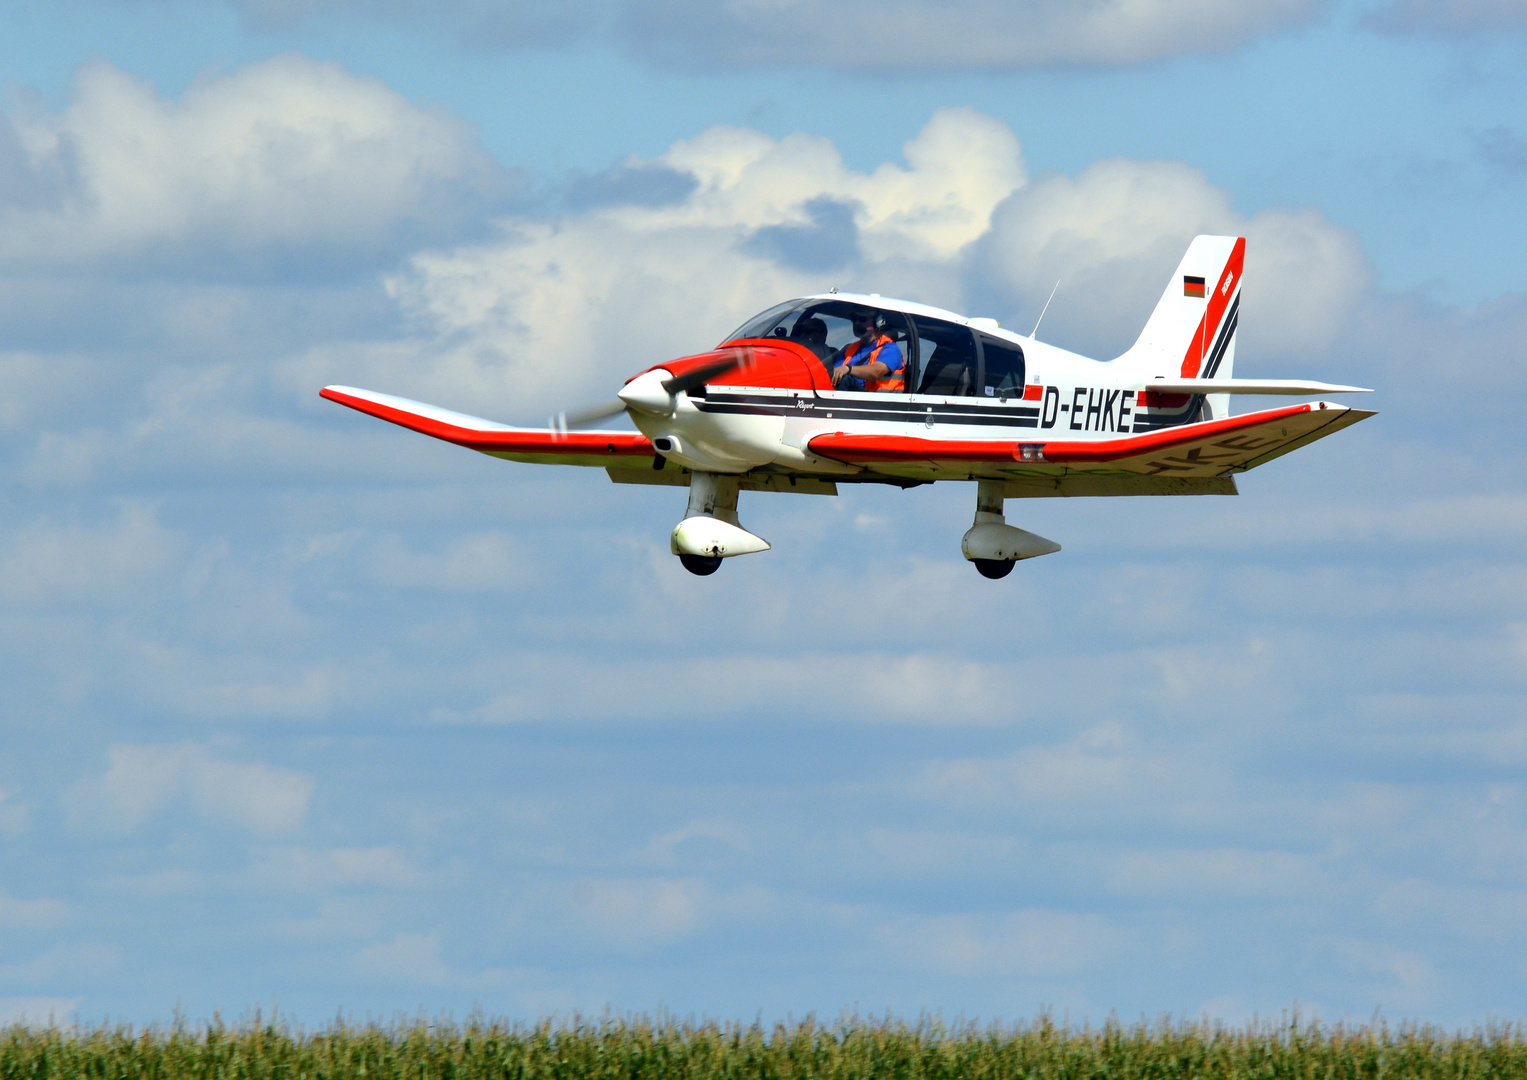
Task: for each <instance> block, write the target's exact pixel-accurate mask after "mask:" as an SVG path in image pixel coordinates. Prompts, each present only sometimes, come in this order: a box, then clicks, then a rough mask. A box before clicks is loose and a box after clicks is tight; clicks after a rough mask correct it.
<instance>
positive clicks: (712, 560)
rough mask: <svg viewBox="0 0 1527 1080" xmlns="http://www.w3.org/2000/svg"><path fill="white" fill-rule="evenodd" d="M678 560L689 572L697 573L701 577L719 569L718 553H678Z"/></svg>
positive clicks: (719, 559) (719, 557) (719, 558)
mask: <svg viewBox="0 0 1527 1080" xmlns="http://www.w3.org/2000/svg"><path fill="white" fill-rule="evenodd" d="M679 562H681V563H683V564H684V569H686V570H688V571H689V572H690V573H691V574H699V575H700V576H701V577H708V576H710V575H711V574H714V573H715V572H716V571H717V570H720V569H721V556H720V555H680V556H679Z"/></svg>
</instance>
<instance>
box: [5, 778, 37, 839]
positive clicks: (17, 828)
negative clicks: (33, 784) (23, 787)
mask: <svg viewBox="0 0 1527 1080" xmlns="http://www.w3.org/2000/svg"><path fill="white" fill-rule="evenodd" d="M31 816H32V808H31V806H30V805H28V804H27V803H24V802H20V801H18V800H17V799H16V792H15V791H12V790H10V789H8V788H0V832H3V833H5V834H6V835H7V836H20V835H21V834H22V833H24V832H26V830H27V825H28V823H29V822H30V819H31Z"/></svg>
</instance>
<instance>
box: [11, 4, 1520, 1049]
mask: <svg viewBox="0 0 1527 1080" xmlns="http://www.w3.org/2000/svg"><path fill="white" fill-rule="evenodd" d="M0 75H3V79H4V89H5V98H4V101H3V105H0V454H3V455H4V462H5V468H4V471H3V476H4V479H3V485H4V487H3V493H0V510H3V513H0V641H3V646H0V723H3V728H0V732H3V734H0V853H3V854H0V1018H3V1019H27V1020H29V1021H34V1022H36V1021H46V1020H47V1018H48V1017H50V1016H51V1017H54V1018H56V1019H58V1020H61V1021H67V1020H73V1019H76V1018H77V1019H79V1020H80V1021H83V1022H86V1023H99V1022H103V1021H107V1020H109V1021H112V1022H117V1021H125V1022H132V1023H139V1024H145V1023H154V1022H163V1021H167V1020H168V1019H170V1018H171V1017H172V1016H173V1015H175V1014H176V1012H177V1010H179V1012H180V1013H181V1014H182V1015H185V1016H188V1017H190V1018H192V1019H200V1018H206V1017H210V1016H212V1015H213V1013H214V1012H220V1013H221V1015H223V1016H224V1017H227V1018H237V1017H239V1016H241V1015H246V1014H247V1012H248V1010H252V1009H254V1008H262V1009H265V1010H266V1011H267V1012H268V1011H269V1010H271V1009H272V1008H274V1009H278V1010H279V1011H280V1012H281V1013H282V1014H283V1015H285V1016H288V1017H290V1018H292V1019H293V1021H294V1022H297V1023H303V1024H308V1025H310V1026H311V1025H318V1024H322V1023H325V1022H327V1021H328V1020H329V1019H331V1018H333V1017H334V1016H336V1015H346V1016H351V1017H354V1018H357V1019H366V1018H382V1019H385V1018H388V1017H392V1016H395V1015H399V1014H401V1013H407V1014H409V1015H414V1014H417V1013H419V1012H421V1011H422V1012H424V1013H426V1014H428V1015H432V1016H435V1015H442V1016H455V1017H458V1018H459V1017H463V1016H466V1015H468V1014H469V1013H470V1012H472V1011H473V1010H481V1011H482V1012H484V1013H487V1014H489V1015H493V1016H501V1017H507V1018H510V1019H517V1020H535V1019H537V1018H539V1017H542V1016H563V1017H565V1016H569V1015H572V1014H574V1013H582V1014H585V1015H589V1014H594V1015H598V1014H602V1013H604V1012H605V1011H607V1010H609V1011H613V1012H615V1013H635V1012H648V1013H651V1012H655V1011H658V1010H665V1011H667V1012H668V1013H670V1014H674V1015H679V1016H707V1017H716V1018H722V1019H740V1020H752V1019H754V1018H755V1017H762V1018H764V1019H766V1020H771V1019H782V1018H789V1017H797V1018H798V1017H801V1016H804V1015H806V1014H809V1013H815V1014H817V1015H818V1016H823V1017H836V1016H838V1015H840V1014H841V1013H842V1012H843V1011H844V1010H849V1011H857V1012H858V1013H860V1014H864V1015H870V1014H873V1015H885V1014H890V1015H899V1016H908V1017H916V1016H918V1015H921V1014H925V1013H931V1014H938V1015H942V1016H945V1017H948V1018H954V1017H964V1018H967V1019H978V1020H981V1021H1005V1022H1016V1021H1021V1020H1024V1019H1026V1018H1031V1017H1033V1016H1035V1015H1037V1014H1038V1013H1039V1012H1040V1011H1041V1010H1049V1011H1050V1012H1051V1013H1052V1014H1053V1015H1055V1016H1057V1017H1063V1018H1070V1019H1071V1020H1073V1021H1076V1022H1084V1021H1090V1022H1098V1021H1101V1020H1103V1019H1104V1018H1106V1017H1108V1016H1109V1015H1111V1014H1116V1015H1118V1016H1120V1017H1122V1018H1124V1019H1126V1020H1131V1019H1135V1018H1139V1017H1155V1016H1158V1015H1161V1014H1163V1013H1169V1014H1172V1015H1174V1016H1182V1017H1188V1018H1198V1017H1209V1018H1213V1019H1217V1020H1222V1021H1224V1022H1227V1023H1240V1022H1244V1021H1247V1020H1249V1019H1251V1018H1253V1017H1257V1016H1263V1017H1266V1016H1278V1015H1280V1014H1282V1013H1283V1012H1284V1011H1286V1010H1290V1009H1294V1008H1298V1009H1299V1010H1301V1012H1302V1014H1303V1015H1306V1016H1311V1015H1313V1016H1318V1017H1320V1018H1323V1019H1326V1020H1332V1021H1334V1020H1341V1019H1344V1018H1349V1019H1354V1020H1358V1021H1364V1020H1368V1019H1370V1018H1372V1017H1374V1016H1380V1017H1384V1018H1388V1019H1391V1020H1401V1019H1414V1020H1421V1021H1429V1022H1436V1023H1439V1024H1443V1025H1448V1026H1471V1025H1474V1024H1477V1023H1483V1022H1486V1021H1489V1020H1491V1019H1508V1020H1515V1019H1519V1018H1521V1017H1522V1016H1523V1015H1524V1011H1527V1009H1524V1000H1523V999H1524V987H1527V929H1524V928H1527V784H1524V775H1523V767H1524V765H1527V555H1524V551H1527V544H1524V540H1527V484H1524V481H1523V480H1522V477H1523V475H1524V474H1527V455H1524V453H1523V450H1522V448H1521V441H1520V439H1519V436H1518V432H1519V428H1520V425H1521V419H1520V414H1519V413H1518V412H1517V409H1516V405H1517V402H1518V401H1519V400H1521V397H1522V395H1523V393H1524V391H1527V375H1524V365H1523V344H1522V343H1523V342H1524V341H1527V257H1524V256H1523V255H1522V252H1523V250H1524V247H1527V210H1524V206H1527V202H1524V195H1527V112H1524V109H1527V107H1524V105H1523V103H1524V102H1527V3H1523V2H1522V0H1455V2H1452V3H1440V2H1437V0H1170V2H1163V3H1158V4H1141V3H1135V2H1132V0H1089V2H1088V3H1086V4H1068V3H1061V2H1059V0H1008V2H1004V3H998V2H996V0H953V2H945V3H934V2H932V0H907V2H906V3H902V4H898V5H884V4H877V3H874V2H872V0H837V2H836V3H827V2H825V0H782V2H777V3H768V4H765V3H751V2H745V0H732V2H728V3H724V4H714V3H705V2H702V0H578V2H572V3H558V4H552V3H549V2H541V0H529V2H526V3H523V4H514V5H509V4H502V3H497V2H493V0H435V2H433V3H431V4H424V3H420V2H417V0H372V2H362V0H53V2H51V3H49V4H46V5H39V4H29V3H22V2H19V0H0ZM1204 232H1209V233H1231V234H1236V235H1244V236H1246V237H1247V240H1248V248H1247V261H1246V275H1247V280H1246V284H1245V287H1244V290H1245V291H1244V301H1243V307H1244V311H1243V313H1242V320H1241V331H1240V334H1239V345H1238V352H1237V367H1236V371H1235V374H1236V375H1238V376H1259V377H1267V378H1312V379H1319V380H1325V381H1331V382H1339V383H1353V384H1357V385H1362V386H1370V387H1373V388H1375V390H1376V393H1375V394H1374V395H1373V396H1372V399H1371V406H1372V407H1374V408H1377V409H1378V410H1379V415H1378V416H1377V417H1375V418H1373V419H1371V420H1368V421H1366V422H1364V423H1362V424H1360V425H1358V426H1356V427H1354V428H1351V429H1349V430H1346V431H1343V432H1341V433H1339V434H1338V435H1337V436H1334V437H1332V438H1330V439H1328V440H1324V441H1322V442H1320V443H1318V444H1315V445H1313V446H1311V447H1309V448H1307V449H1305V450H1302V451H1300V452H1299V453H1297V454H1293V455H1290V456H1288V457H1285V458H1281V459H1279V460H1277V461H1276V462H1273V463H1271V464H1269V465H1267V466H1265V467H1264V468H1261V469H1258V470H1257V471H1255V472H1253V473H1251V474H1249V475H1247V476H1245V477H1243V478H1242V479H1241V481H1240V489H1241V495H1240V496H1239V497H1237V498H1234V499H1227V498H1212V497H1204V498H1180V499H1165V498H1163V499H1155V498H1145V499H1093V500H1085V499H1078V500H1032V501H1025V502H1017V501H1014V502H1010V503H1009V504H1008V507H1007V515H1008V520H1009V522H1011V523H1013V524H1017V525H1020V526H1022V527H1024V528H1026V529H1030V530H1031V531H1034V532H1037V533H1039V534H1041V535H1043V536H1046V537H1050V538H1052V539H1055V540H1056V541H1058V542H1059V543H1061V544H1062V545H1063V550H1062V551H1061V552H1060V553H1058V554H1055V555H1052V556H1048V557H1046V558H1043V559H1039V560H1035V561H1033V562H1026V563H1024V564H1022V565H1020V566H1018V567H1017V568H1016V569H1015V571H1014V573H1013V574H1011V575H1010V576H1009V577H1008V578H1006V579H1004V580H1002V581H1000V582H991V581H987V580H986V579H984V578H981V577H980V576H978V575H977V574H976V573H975V571H974V570H973V569H972V568H971V567H970V566H969V565H967V564H966V563H965V562H964V560H963V559H962V558H961V557H960V552H959V538H960V536H961V534H962V533H963V532H964V530H965V529H966V528H967V527H968V525H969V522H970V520H971V515H972V513H973V511H974V505H973V503H974V499H973V495H974V492H973V491H972V490H970V488H969V485H957V484H940V485H938V486H936V487H926V488H920V489H915V490H911V491H905V492H903V491H899V490H895V489H887V490H863V491H861V490H848V489H845V490H844V491H843V492H842V493H841V494H840V495H838V496H837V497H835V498H825V497H819V496H801V497H787V496H784V495H779V494H771V493H745V494H744V496H743V499H742V504H741V508H740V509H741V514H742V518H743V521H744V523H745V524H746V525H747V526H748V527H749V528H750V529H751V530H752V531H754V532H757V533H759V534H760V535H763V536H765V537H767V538H768V539H769V540H770V541H771V543H772V544H773V549H772V550H771V551H769V552H768V553H765V554H759V555H753V556H749V557H746V558H739V559H734V560H728V562H727V564H726V565H725V566H723V568H722V570H721V572H719V573H717V574H716V575H715V576H713V577H709V578H696V577H693V576H691V575H689V574H687V573H686V572H684V571H683V570H682V568H681V567H680V566H679V565H678V563H677V560H676V559H674V558H673V557H672V556H671V555H670V554H669V553H668V550H667V536H668V532H669V530H671V528H672V526H673V525H674V524H675V523H676V522H677V521H678V519H679V517H680V516H681V515H682V513H683V493H682V492H677V491H674V490H670V489H667V488H650V487H636V486H624V485H613V484H611V483H610V482H609V480H608V478H607V477H606V476H605V474H604V473H603V472H598V471H594V470H576V469H557V468H551V467H533V466H527V465H518V464H512V463H506V462H502V461H497V460H494V459H490V458H487V457H484V456H481V455H476V454H473V453H470V452H468V451H465V450H462V449H460V448H457V447H453V446H449V445H446V444H443V443H438V442H434V441H432V440H429V439H425V438H423V437H420V436H417V435H413V434H411V433H408V432H405V431H402V430H400V429H397V428H393V427H391V426H389V425H385V424H382V423H380V422H377V421H375V420H372V419H370V418H367V417H364V416H360V415H358V414H355V413H353V412H350V411H348V410H344V409H340V408H338V407H336V406H334V405H332V404H330V403H327V402H324V401H322V400H320V399H319V398H318V396H317V390H318V388H319V387H321V386H323V385H325V384H328V383H336V382H337V383H345V384H349V385H356V386H363V387H367V388H370V389H374V390H378V391H382V392H386V393H394V394H400V395H403V396H408V397H413V398H418V399H421V400H425V401H429V402H432V403H435V404H438V405H440V406H443V407H446V408H451V409H457V410H460V411H464V412H468V413H472V414H474V415H480V416H485V417H489V418H492V419H495V420H501V421H505V422H510V423H535V422H538V421H539V420H540V419H541V418H543V417H545V416H547V415H548V414H550V413H552V412H554V411H556V410H559V409H565V408H568V409H570V408H577V407H579V406H582V405H585V404H587V403H590V402H596V401H600V400H604V399H606V398H608V397H609V395H610V393H611V391H612V390H613V389H614V388H615V387H617V386H618V385H619V384H620V382H621V381H622V380H623V379H624V378H626V377H627V376H629V375H630V374H632V373H634V372H636V371H639V370H641V369H643V368H645V367H648V366H650V365H651V364H654V363H659V362H661V361H663V360H665V359H669V358H672V357H676V356H681V355H685V354H688V353H693V352H698V351H703V350H704V349H706V348H708V347H710V346H711V345H713V344H714V343H715V342H716V341H718V340H720V339H721V338H722V337H723V336H724V335H725V334H726V333H727V331H729V330H730V329H732V328H733V327H735V326H737V325H739V324H741V323H742V322H743V321H744V320H746V319H747V318H748V317H749V316H751V315H753V314H754V313H756V312H758V311H760V310H762V309H764V308H766V307H768V306H770V305H772V304H774V303H776V302H778V301H780V300H783V299H786V298H789V297H792V296H797V295H801V294H803V293H807V292H814V291H819V290H822V289H826V288H828V287H831V286H836V287H838V288H841V289H844V290H855V291H864V292H878V293H882V294H885V295H896V296H902V297H906V298H908V299H913V300H919V301H922V302H926V303H932V304H936V305H939V306H945V307H950V308H953V309H955V310H959V311H963V312H966V313H968V314H970V315H972V316H988V317H993V318H997V319H999V320H1000V321H1001V322H1002V324H1003V325H1005V326H1011V327H1014V328H1018V329H1019V330H1020V331H1021V332H1027V331H1028V329H1029V328H1030V327H1031V326H1032V324H1033V320H1034V319H1035V318H1036V317H1037V316H1038V314H1039V311H1040V308H1041V307H1042V306H1043V304H1044V302H1045V298H1046V297H1047V296H1048V295H1049V293H1050V290H1051V287H1052V286H1053V285H1054V284H1055V282H1056V280H1057V279H1059V281H1060V283H1061V284H1060V287H1059V290H1058V291H1057V293H1056V296H1055V300H1054V303H1053V305H1052V306H1051V308H1050V310H1049V312H1048V314H1046V316H1045V321H1044V325H1043V330H1042V332H1041V335H1040V336H1041V337H1042V338H1044V339H1045V340H1048V341H1051V342H1053V343H1055V344H1057V345H1061V346H1065V347H1067V348H1072V349H1075V350H1077V351H1080V352H1083V353H1085V354H1087V355H1092V356H1097V357H1099V358H1108V357H1111V356H1114V355H1117V354H1118V353H1119V352H1121V351H1123V349H1125V348H1126V347H1127V346H1128V345H1129V344H1130V343H1131V342H1132V341H1133V340H1134V336H1135V334H1136V333H1137V332H1138V330H1139V327H1140V326H1141V325H1142V324H1143V322H1144V320H1145V317H1146V315H1147V314H1148V313H1149V311H1150V308H1151V306H1152V304H1153V302H1154V300H1155V298H1156V297H1157V296H1159V295H1160V292H1161V289H1162V287H1163V285H1164V283H1165V281H1166V280H1167V277H1168V276H1169V274H1170V273H1171V271H1172V268H1173V267H1174V266H1175V265H1176V261H1177V259H1178V258H1179V257H1180V256H1181V253H1182V251H1183V250H1184V249H1185V248H1186V245H1187V243H1188V241H1189V240H1190V239H1191V238H1192V237H1193V236H1194V235H1196V234H1198V233H1204ZM1364 404H1365V405H1368V404H1369V401H1365V402H1364Z"/></svg>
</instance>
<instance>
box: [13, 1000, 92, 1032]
mask: <svg viewBox="0 0 1527 1080" xmlns="http://www.w3.org/2000/svg"><path fill="white" fill-rule="evenodd" d="M79 1005H80V999H79V998H77V997H74V998H64V997H0V1025H3V1026H5V1027H11V1026H13V1025H20V1026H22V1027H41V1028H53V1027H61V1026H63V1025H65V1024H67V1023H69V1022H70V1018H71V1017H74V1016H75V1015H76V1014H77V1013H78V1012H79Z"/></svg>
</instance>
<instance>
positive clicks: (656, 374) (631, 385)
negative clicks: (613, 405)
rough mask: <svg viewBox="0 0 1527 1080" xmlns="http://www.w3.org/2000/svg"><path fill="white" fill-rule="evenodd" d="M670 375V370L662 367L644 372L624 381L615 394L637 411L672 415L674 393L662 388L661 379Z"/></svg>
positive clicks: (657, 414)
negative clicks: (628, 380) (626, 381)
mask: <svg viewBox="0 0 1527 1080" xmlns="http://www.w3.org/2000/svg"><path fill="white" fill-rule="evenodd" d="M672 377H673V375H672V372H668V371H664V370H663V369H662V368H658V369H657V370H656V371H648V372H644V373H643V374H641V375H638V376H637V377H636V378H634V379H632V380H631V381H630V382H628V383H626V385H625V386H624V387H622V388H621V391H620V393H618V394H616V395H615V396H616V397H618V398H620V400H621V401H624V402H625V403H626V404H627V405H628V406H630V407H631V408H633V409H635V410H636V411H638V412H644V413H649V414H651V415H652V416H672V415H673V404H674V401H673V399H674V395H673V394H670V393H669V392H668V391H667V390H664V389H663V380H664V379H669V378H672Z"/></svg>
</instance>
